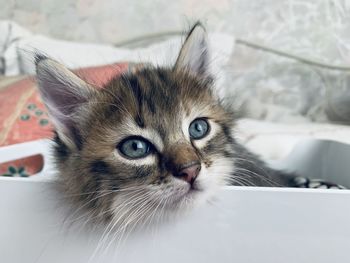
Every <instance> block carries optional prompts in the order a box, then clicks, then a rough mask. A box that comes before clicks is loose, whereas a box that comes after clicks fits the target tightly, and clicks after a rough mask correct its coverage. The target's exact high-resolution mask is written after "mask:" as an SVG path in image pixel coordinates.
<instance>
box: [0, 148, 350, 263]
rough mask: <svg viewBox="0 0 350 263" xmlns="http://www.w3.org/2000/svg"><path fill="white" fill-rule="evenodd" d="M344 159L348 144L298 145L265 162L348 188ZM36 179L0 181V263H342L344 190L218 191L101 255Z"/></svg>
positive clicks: (348, 217)
mask: <svg viewBox="0 0 350 263" xmlns="http://www.w3.org/2000/svg"><path fill="white" fill-rule="evenodd" d="M22 146H23V147H25V145H22ZM31 146H32V147H31V149H32V150H31V151H29V152H30V153H29V152H28V154H33V153H38V152H45V151H46V148H45V147H43V148H41V149H39V147H33V145H31ZM5 150H6V152H4V151H3V149H0V162H1V161H4V160H5V159H6V158H5V157H4V156H5V155H4V154H5V153H9V154H10V151H11V150H10V148H7V149H5ZM44 154H45V153H44ZM21 157H24V156H23V154H22V156H21ZM349 157H350V146H347V145H343V144H340V143H334V142H329V141H305V142H301V143H300V144H299V145H298V146H297V147H296V148H295V150H294V151H293V152H292V153H291V155H290V156H289V157H288V158H287V159H286V160H283V161H280V162H273V163H271V164H272V165H273V166H276V167H283V168H287V169H288V168H290V167H296V168H297V169H296V170H297V171H298V172H300V173H303V174H304V175H308V176H311V177H314V176H316V177H320V178H323V179H327V180H329V181H333V182H336V183H340V184H343V185H345V186H350V176H349V175H348V174H349V172H348V171H349V170H350V158H349ZM7 159H9V158H7ZM7 159H6V160H7ZM47 171H48V170H45V171H44V172H47ZM37 178H39V179H34V177H33V179H30V178H26V179H16V178H0V209H1V211H2V212H1V216H0V262H5V263H7V262H8V263H29V262H30V263H34V262H35V263H44V262H45V263H48V262H49V263H55V262H65V263H66V262H67V263H68V262H72V263H73V262H74V263H80V262H82V263H87V262H103V263H109V262H133V263H134V262H145V263H148V262H150V263H151V262H152V263H157V262H162V263H165V262H169V263H172V262H174V263H175V262H176V263H178V262H181V263H187V262H191V263H194V262H216V263H218V262H220V263H223V262H239V263H242V262H249V263H254V262H259V263H262V262H267V263H273V262H284V263H289V262H305V263H310V262H315V263H316V262H317V263H322V262H350V253H349V251H348V249H349V248H350V212H349V211H350V191H349V190H312V189H291V188H285V189H282V188H255V187H226V188H225V189H223V190H222V192H221V193H220V194H219V196H218V199H217V200H216V201H215V202H214V203H213V204H208V205H206V206H203V207H201V208H200V209H197V210H196V211H193V212H192V213H191V214H190V215H186V216H183V218H181V219H178V220H176V222H172V223H169V224H166V225H163V226H161V227H159V228H158V229H157V230H156V231H153V232H144V233H139V234H137V235H133V236H132V237H131V238H130V239H128V240H126V241H125V242H121V243H120V242H119V243H117V242H116V243H112V244H111V245H110V246H109V249H107V250H101V249H96V248H97V247H98V242H99V241H100V238H101V234H102V232H103V231H102V232H101V231H100V230H89V231H88V230H86V229H85V228H83V227H81V224H74V225H73V226H70V224H69V222H66V221H65V219H67V214H66V212H65V211H66V209H65V207H64V204H62V203H60V201H59V200H60V198H59V196H57V193H56V192H55V191H53V189H52V187H51V186H52V182H51V181H50V180H46V181H45V180H44V179H40V177H37ZM41 178H45V175H43V176H42V177H41ZM83 221H84V220H83ZM123 240H124V239H123ZM107 245H108V242H107V243H106V244H105V246H107Z"/></svg>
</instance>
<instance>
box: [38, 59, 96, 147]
mask: <svg viewBox="0 0 350 263" xmlns="http://www.w3.org/2000/svg"><path fill="white" fill-rule="evenodd" d="M35 63H36V73H37V82H38V86H39V91H40V93H41V97H42V100H43V102H44V104H45V105H46V108H47V109H48V112H49V115H50V117H51V121H52V122H53V124H54V126H55V129H56V132H57V134H58V136H59V138H60V139H61V140H62V141H63V142H64V143H65V144H66V145H68V146H70V147H76V148H78V149H79V147H80V146H81V139H80V134H79V130H78V127H77V123H78V122H77V116H78V115H79V112H80V111H81V110H82V108H83V107H84V105H85V104H86V102H88V101H89V99H90V98H91V97H92V96H93V94H94V93H95V92H96V91H94V88H93V87H90V85H89V84H87V83H86V82H85V81H83V80H82V79H80V78H79V77H78V76H77V75H75V74H74V73H73V72H71V71H70V70H68V69H67V68H65V67H64V66H63V65H61V64H60V63H58V62H57V61H54V60H52V59H50V58H47V57H44V56H37V57H36V61H35Z"/></svg>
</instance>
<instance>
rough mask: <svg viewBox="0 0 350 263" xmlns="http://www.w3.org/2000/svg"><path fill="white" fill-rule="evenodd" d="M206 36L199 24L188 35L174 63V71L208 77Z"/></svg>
mask: <svg viewBox="0 0 350 263" xmlns="http://www.w3.org/2000/svg"><path fill="white" fill-rule="evenodd" d="M209 59H210V58H209V52H208V35H207V33H206V31H205V28H204V27H203V25H202V24H201V23H199V22H198V23H196V24H195V25H194V26H193V27H192V29H191V30H190V32H189V33H188V35H187V37H186V40H185V42H184V44H183V45H182V47H181V50H180V53H179V56H178V58H177V60H176V63H175V69H183V70H189V71H190V72H192V73H193V74H196V75H198V76H200V77H209V75H210V70H209Z"/></svg>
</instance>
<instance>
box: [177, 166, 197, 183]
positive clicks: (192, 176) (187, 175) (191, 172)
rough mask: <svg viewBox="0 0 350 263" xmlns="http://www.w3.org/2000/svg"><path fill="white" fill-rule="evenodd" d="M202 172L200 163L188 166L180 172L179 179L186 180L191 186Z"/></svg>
mask: <svg viewBox="0 0 350 263" xmlns="http://www.w3.org/2000/svg"><path fill="white" fill-rule="evenodd" d="M200 170H201V165H200V164H198V163H195V164H190V165H189V166H186V167H185V168H183V169H181V170H180V172H179V174H178V177H180V178H181V179H183V180H185V181H186V182H188V183H189V184H193V182H194V181H195V180H196V178H197V176H198V174H199V171H200Z"/></svg>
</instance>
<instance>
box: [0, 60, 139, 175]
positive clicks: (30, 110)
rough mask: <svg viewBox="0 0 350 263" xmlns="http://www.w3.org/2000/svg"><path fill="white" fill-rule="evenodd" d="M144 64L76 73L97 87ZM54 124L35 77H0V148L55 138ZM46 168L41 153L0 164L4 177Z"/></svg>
mask: <svg viewBox="0 0 350 263" xmlns="http://www.w3.org/2000/svg"><path fill="white" fill-rule="evenodd" d="M139 66H140V64H131V63H117V64H112V65H105V66H99V67H90V68H84V69H80V70H78V71H76V73H77V74H78V75H79V76H80V77H82V78H83V79H84V80H86V81H87V82H89V83H91V84H92V85H93V86H95V87H102V86H103V85H104V84H106V83H107V82H108V81H109V80H110V79H111V78H113V77H115V76H118V75H120V74H121V73H123V72H126V71H130V70H135V69H136V68H137V67H139ZM52 136H53V127H52V124H51V123H50V120H49V117H48V114H47V111H46V109H45V106H44V104H43V102H42V101H41V98H40V94H39V92H38V89H37V87H36V82H35V80H34V78H33V77H25V76H18V77H12V78H8V77H7V78H0V147H2V146H6V145H12V144H17V143H23V142H28V141H33V140H39V139H47V138H52ZM42 167H43V158H42V156H40V155H36V156H30V157H27V158H24V159H19V160H14V161H11V162H7V163H2V164H0V176H11V177H14V176H18V177H28V176H30V175H33V174H36V173H38V172H39V171H40V170H41V169H42Z"/></svg>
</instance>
